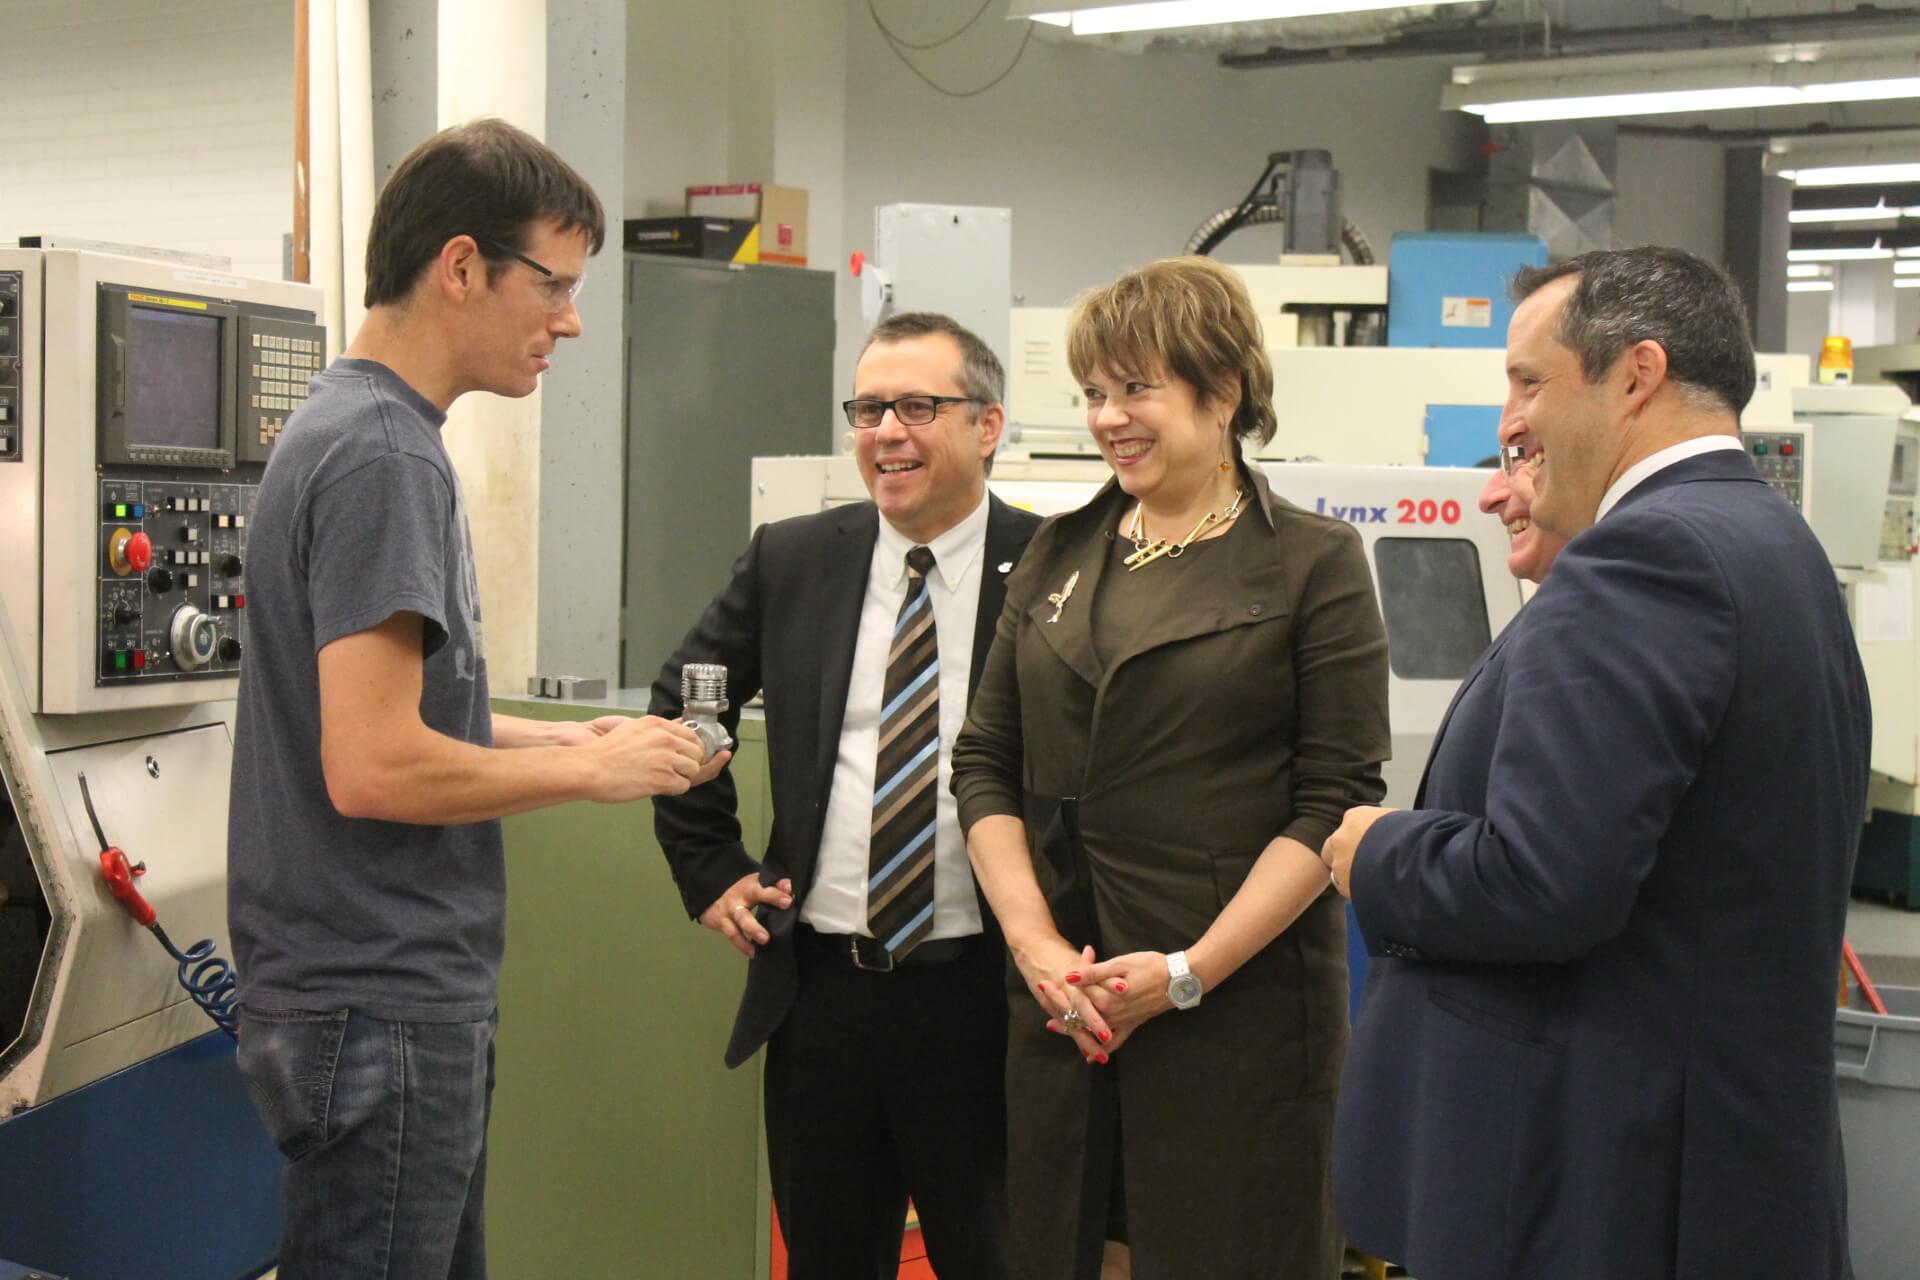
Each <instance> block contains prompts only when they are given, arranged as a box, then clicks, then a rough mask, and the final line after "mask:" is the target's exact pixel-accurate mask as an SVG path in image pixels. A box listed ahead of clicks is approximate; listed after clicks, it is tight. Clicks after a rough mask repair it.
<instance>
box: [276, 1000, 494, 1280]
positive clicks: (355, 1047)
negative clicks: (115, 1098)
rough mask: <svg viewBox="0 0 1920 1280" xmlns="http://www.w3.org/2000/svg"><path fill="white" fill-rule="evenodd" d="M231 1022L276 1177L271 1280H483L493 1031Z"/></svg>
mask: <svg viewBox="0 0 1920 1280" xmlns="http://www.w3.org/2000/svg"><path fill="white" fill-rule="evenodd" d="M497 1017H498V1015H497V1014H496V1015H495V1016H494V1017H489V1018H487V1019H485V1020H483V1021H479V1022H386V1021H383V1020H381V1019H379V1018H370V1017H368V1016H366V1015H365V1014H362V1013H354V1012H351V1011H350V1010H346V1009H336V1010H333V1011H331V1012H325V1013H320V1012H312V1011H308V1010H299V1009H263V1008H253V1007H250V1006H242V1008H241V1010H240V1051H239V1062H240V1074H241V1076H242V1078H244V1079H245V1080H246V1082H247V1089H248V1091H249V1092H251V1093H252V1094H253V1103H254V1107H255V1109H256V1110H257V1111H259V1113H260V1118H261V1120H262V1121H263V1122H265V1124H266V1127H267V1133H268V1135H269V1136H270V1137H271V1138H272V1139H273V1142H274V1145H275V1146H277V1147H278V1148H279V1149H280V1154H281V1155H283V1156H284V1157H286V1164H285V1165H284V1166H283V1167H282V1170H281V1176H280V1220H281V1226H280V1232H281V1235H280V1272H279V1276H280V1280H347V1278H348V1277H351V1278H352V1280H485V1277H486V1274H487V1255H486V1244H485V1239H484V1234H483V1228H482V1200H483V1195H484V1192H485V1189H486V1181H487V1116H488V1109H489V1106H490V1104H491V1100H492V1097H493V1029H494V1023H495V1021H496V1019H497Z"/></svg>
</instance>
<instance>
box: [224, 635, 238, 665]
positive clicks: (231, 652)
mask: <svg viewBox="0 0 1920 1280" xmlns="http://www.w3.org/2000/svg"><path fill="white" fill-rule="evenodd" d="M220 661H222V662H238V661H240V641H239V639H238V638H236V637H234V636H222V637H221V639H220Z"/></svg>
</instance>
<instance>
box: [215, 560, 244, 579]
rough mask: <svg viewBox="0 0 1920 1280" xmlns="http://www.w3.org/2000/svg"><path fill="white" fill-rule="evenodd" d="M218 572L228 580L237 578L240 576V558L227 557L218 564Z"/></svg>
mask: <svg viewBox="0 0 1920 1280" xmlns="http://www.w3.org/2000/svg"><path fill="white" fill-rule="evenodd" d="M220 572H222V573H224V574H226V575H227V576H228V577H229V578H237V577H239V576H240V557H239V556H228V557H227V558H226V559H224V560H222V561H221V562H220Z"/></svg>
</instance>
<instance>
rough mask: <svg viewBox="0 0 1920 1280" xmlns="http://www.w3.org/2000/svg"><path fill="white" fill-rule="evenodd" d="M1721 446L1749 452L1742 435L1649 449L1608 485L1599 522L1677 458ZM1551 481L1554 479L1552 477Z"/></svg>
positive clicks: (1701, 438)
mask: <svg viewBox="0 0 1920 1280" xmlns="http://www.w3.org/2000/svg"><path fill="white" fill-rule="evenodd" d="M1722 449H1738V450H1740V451H1741V452H1742V453H1745V452H1746V449H1747V446H1746V444H1745V443H1744V442H1742V441H1741V439H1740V437H1739V436H1717V435H1716V436H1696V437H1695V438H1694V439H1692V440H1682V441H1681V442H1680V443H1679V444H1671V445H1668V446H1667V447H1666V448H1664V449H1662V450H1660V452H1658V453H1650V454H1648V455H1647V456H1646V457H1644V458H1642V459H1640V461H1638V462H1636V463H1634V464H1633V465H1632V466H1630V467H1628V468H1627V469H1626V470H1625V471H1624V472H1622V473H1621V475H1620V478H1619V479H1618V480H1615V481H1614V482H1613V483H1612V484H1610V485H1608V486H1607V491H1606V493H1605V494H1603V495H1601V498H1600V510H1599V511H1598V512H1596V513H1595V514H1594V517H1593V519H1594V522H1595V523H1596V524H1597V523H1599V522H1600V521H1602V520H1604V519H1606V518H1607V512H1609V511H1611V510H1613V509H1614V508H1615V507H1617V506H1619V505H1620V499H1622V498H1624V497H1626V496H1627V495H1628V494H1629V493H1632V492H1633V491H1634V490H1635V489H1637V488H1639V487H1640V486H1641V485H1642V484H1643V483H1645V482H1646V480H1647V478H1648V477H1649V476H1651V475H1653V474H1655V473H1656V472H1660V471H1665V470H1666V469H1667V468H1668V467H1670V466H1672V465H1673V464H1674V463H1676V462H1685V461H1686V460H1687V459H1688V458H1697V457H1699V456H1700V455H1701V454H1703V453H1718V452H1719V451H1720V450H1722ZM1548 483H1552V482H1551V481H1549V482H1548Z"/></svg>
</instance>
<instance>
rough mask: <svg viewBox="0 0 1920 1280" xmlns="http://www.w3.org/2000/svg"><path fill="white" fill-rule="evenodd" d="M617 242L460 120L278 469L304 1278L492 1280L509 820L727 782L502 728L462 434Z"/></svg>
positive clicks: (508, 133)
mask: <svg viewBox="0 0 1920 1280" xmlns="http://www.w3.org/2000/svg"><path fill="white" fill-rule="evenodd" d="M604 236H605V219H604V215H603V213H602V211H601V208H600V202H599V200H598V199H597V198H596V197H595V196H594V194H593V191H592V190H591V188H589V187H588V186H587V185H586V183H585V182H584V181H582V180H581V178H580V176H579V175H578V174H576V173H575V172H574V171H573V170H572V169H571V168H570V167H568V166H567V164H566V162H565V161H563V160H561V159H560V157H559V156H557V155H555V154H554V153H553V152H552V151H551V150H549V149H548V148H547V147H546V146H544V145H543V144H541V143H540V142H539V141H537V140H535V139H534V138H532V137H530V136H528V135H527V134H524V133H522V132H520V131H519V130H518V129H515V128H513V127H512V126H510V125H506V124H503V123H501V122H499V121H478V122H475V123H473V124H470V125H464V126H460V127H458V128H454V129H448V130H445V131H443V132H442V133H439V134H437V135H435V136H434V137H433V138H430V139H428V140H427V141H426V142H425V143H422V144H421V145H420V146H419V147H418V148H416V149H415V150H414V152H413V153H412V154H411V155H410V156H408V157H407V159H405V160H404V161H402V163H401V164H400V166H399V168H398V169H396V170H395V172H394V175H393V177H392V178H391V179H390V180H389V181H388V183H387V186H386V188H385V189H384V190H383V191H382V192H381V195H380V199H379V202H378V204H377V205H376V207H375V209H374V217H373V226H372V229H371V231H370V233H369V237H368V247H367V297H366V302H367V308H368V311H367V319H366V322H365V324H364V325H363V326H362V327H361V329H360V331H359V332H358V333H357V334H356V335H355V336H354V339H353V341H352V343H351V344H350V345H349V346H348V347H347V349H346V352H345V353H344V354H343V355H342V356H341V358H340V359H338V360H336V361H335V362H334V363H333V365H332V366H331V367H330V368H328V369H327V370H326V371H325V372H323V373H321V374H320V375H319V377H317V378H316V379H314V382H313V386H312V394H311V395H310V397H309V398H308V400H307V401H306V403H305V404H304V406H303V407H302V408H301V409H300V410H299V411H297V412H296V413H295V414H294V417H293V419H292V420H291V421H290V422H289V423H288V425H287V430H286V432H285V433H284V434H283V435H282V437H281V439H280V443H279V445H278V446H277V447H276V448H275V450H274V454H273V459H272V461H271V462H270V463H268V465H267V470H266V476H265V478H264V479H263V480H262V482H261V486H260V496H259V499H258V502H257V504H256V506H255V510H254V517H253V519H254V527H253V531H252V537H251V539H250V546H249V551H248V564H247V566H246V570H247V588H248V590H247V594H248V596H249V597H250V599H249V601H248V609H247V613H248V618H249V633H250V649H249V651H248V654H247V661H246V664H245V665H244V667H243V668H242V673H241V678H240V702H239V710H238V715H237V718H236V726H237V727H236V738H235V743H234V767H233V783H232V796H231V804H230V812H229V819H228V831H227V852H228V915H229V926H230V931H231V935H232V938H233V948H234V959H235V962H236V967H237V969H238V970H239V974H240V1050H239V1064H240V1070H241V1074H242V1075H243V1076H244V1077H245V1079H246V1081H247V1085H248V1087H249V1089H250V1090H251V1091H252V1093H253V1096H254V1101H255V1104H256V1106H257V1108H258V1110H259V1112H260V1116H261V1119H262V1120H263V1121H264V1122H265V1124H266V1126H267V1129H268V1131H269V1132H270V1133H271V1135H272V1137H273V1139H274V1142H275V1143H276V1145H277V1146H278V1147H279V1148H280V1150H281V1152H282V1154H283V1155H284V1156H285V1157H286V1159H287V1165H286V1168H285V1172H284V1176H283V1177H282V1180H281V1218H282V1237H281V1245H280V1256H279V1276H280V1280H339V1278H340V1277H347V1276H351V1277H355V1280H363V1278H372V1277H381V1278H386V1280H402V1278H408V1280H410V1278H412V1277H433V1278H434V1280H442V1278H446V1280H480V1278H481V1277H484V1276H485V1274H486V1253H485V1246H484V1243H483V1231H482V1203H483V1192H484V1188H485V1182H486V1120H487V1104H488V1099H489V1096H490V1094H491V1090H492V1077H493V1027H494V1006H495V1001H496V995H497V990H498V979H499V970H500V957H501V948H502V944H503V935H504V925H505V918H506V877H505V865H504V858H503V855H502V849H501V835H500V822H499V819H500V817H501V816H502V815H504V814H508V813H517V812H520V811H523V810H527V809H533V808H538V807H540V806H542V805H548V804H554V803H558V802H560V801H564V800H578V799H588V800H598V801H606V802H618V801H625V800H632V799H637V798H639V797H641V796H650V795H672V794H679V793H682V792H685V791H686V790H687V789H688V788H690V787H693V786H698V785H700V784H701V783H704V782H706V781H707V780H709V779H710V778H712V777H713V776H714V775H715V774H716V773H718V772H719V770H720V768H721V766H722V765H724V764H725V762H726V756H725V754H724V753H723V754H721V755H719V756H716V757H715V758H714V759H713V760H712V761H703V758H702V757H703V752H702V748H701V745H700V742H699V739H698V738H697V737H696V736H695V735H694V734H693V733H692V731H690V730H688V729H686V728H685V727H684V726H681V725H678V724H673V723H670V722H668V721H665V720H661V719H658V718H654V717H646V718H635V719H629V718H625V717H618V716H610V717H606V718H603V719H601V720H598V721H595V722H593V723H592V724H590V725H583V724H546V723H539V722H535V721H529V720H521V719H517V718H514V717H511V716H500V715H495V714H493V713H492V711H491V708H490V704H489V702H488V692H487V667H486V644H485V640H484V638H483V632H482V628H481V611H480V601H479V595H478V592H477V590H476V589H475V576H474V566H473V552H472V543H471V539H470V537H469V536H468V532H467V517H466V510H465V507H464V504H463V502H462V500H461V490H460V480H459V477H458V476H457V475H456V474H455V472H454V469H453V465H452V463H451V461H450V460H449V458H448V456H447V452H446V448H445V446H444V445H443V444H442V442H441V438H440V432H441V428H442V427H443V426H444V424H445V422H446V416H447V408H448V406H450V405H451V404H452V403H453V401H454V400H456V399H458V398H459V397H460V396H461V395H464V394H465V393H466V392H468V391H491V392H493V393H495V394H498V395H507V396H524V395H526V394H528V393H529V392H531V391H532V390H533V389H534V387H535V386H536V385H537V384H538V380H539V375H540V374H541V373H542V372H543V371H544V370H545V369H546V367H547V363H548V360H549V358H550V357H551V356H552V354H553V352H554V349H555V347H556V345H557V344H558V342H559V340H560V339H562V338H570V337H574V336H577V335H578V334H579V332H580V316H579V313H578V312H576V311H575V310H574V307H573V297H574V294H575V292H577V291H578V289H579V287H580V281H581V279H582V275H583V273H584V271H585V268H586V261H587V258H588V257H589V256H591V255H592V254H593V253H597V252H598V251H599V249H600V247H601V244H602V241H603V239H604Z"/></svg>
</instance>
